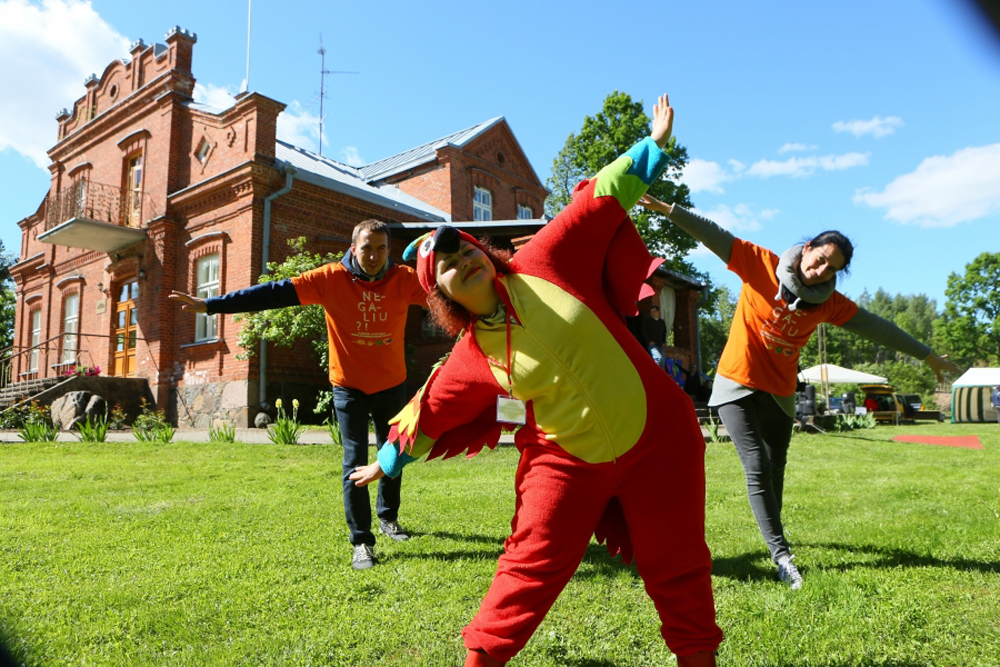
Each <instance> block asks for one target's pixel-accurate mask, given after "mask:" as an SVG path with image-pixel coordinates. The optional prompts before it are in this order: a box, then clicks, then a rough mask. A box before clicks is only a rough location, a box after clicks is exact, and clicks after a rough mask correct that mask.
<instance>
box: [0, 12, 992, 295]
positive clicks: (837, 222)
mask: <svg viewBox="0 0 1000 667" xmlns="http://www.w3.org/2000/svg"><path fill="white" fill-rule="evenodd" d="M247 6H248V2H247V0H211V1H209V2H206V1H205V0H200V1H198V2H194V1H190V0H173V1H172V2H169V3H143V4H142V6H141V9H140V8H139V6H138V5H136V3H135V2H134V0H130V1H129V2H124V1H119V0H93V1H92V2H80V1H78V0H46V1H45V2H35V1H29V0H0V65H2V66H0V90H3V91H4V94H3V95H2V96H0V174H2V176H3V177H2V178H0V202H2V209H0V210H2V218H0V239H2V240H3V242H4V245H5V246H6V247H7V248H8V249H12V250H15V251H16V250H18V249H19V247H20V234H19V230H18V228H17V226H16V222H17V221H18V220H20V219H22V218H24V217H25V216H28V215H30V214H31V213H32V212H34V210H35V209H36V208H37V206H38V205H39V204H40V202H41V200H42V198H43V197H44V195H45V193H46V191H47V188H48V183H49V176H48V171H47V170H46V169H45V165H46V164H47V161H46V158H45V151H46V150H47V149H48V148H49V147H50V146H51V145H52V144H53V143H54V142H55V136H56V122H55V116H56V114H57V112H58V111H59V110H60V109H62V108H64V107H70V106H71V104H72V103H73V101H74V100H76V99H77V98H79V97H80V96H82V95H83V93H84V87H83V82H84V79H85V78H86V77H87V76H88V75H89V74H91V73H97V74H98V75H100V74H101V72H103V70H104V68H105V67H106V66H107V65H108V64H109V63H110V62H111V60H112V59H115V58H127V57H128V45H129V44H130V43H131V42H133V41H135V40H137V39H142V40H144V41H145V42H146V43H147V44H152V43H154V42H162V41H163V37H164V35H165V34H166V32H167V31H168V30H169V29H170V28H171V27H173V26H175V25H178V26H180V27H182V28H185V29H187V30H189V31H192V32H194V33H196V34H197V35H198V43H197V45H196V46H195V52H194V75H195V77H196V79H197V81H198V84H199V85H198V88H197V91H196V92H197V95H198V97H199V99H200V100H202V101H208V102H210V103H215V104H217V105H219V104H224V103H225V102H226V100H228V99H229V97H230V96H231V94H234V93H237V92H238V91H239V89H240V85H241V83H242V81H243V79H244V77H245V75H246V66H247V63H246V54H247V42H246V39H247ZM321 34H322V39H323V45H324V46H325V48H326V51H327V53H326V67H327V69H329V70H342V71H356V72H358V74H331V75H329V76H328V77H327V99H326V102H325V103H324V114H325V120H324V132H323V135H324V140H325V141H324V146H323V153H324V154H325V155H328V156H331V157H334V158H336V159H341V160H343V161H345V162H351V163H355V164H361V163H365V162H371V161H374V160H377V159H380V158H384V157H387V156H389V155H392V154H394V153H397V152H400V151H403V150H405V149H407V148H411V147H413V146H416V145H418V144H421V143H424V142H426V141H430V140H432V139H435V138H438V137H440V136H443V135H445V134H449V133H451V132H453V131H456V130H459V129H462V128H465V127H468V126H470V125H473V124H475V123H478V122H480V121H483V120H487V119H489V118H493V117H495V116H500V115H503V116H505V117H506V118H507V121H508V123H509V124H510V126H511V128H512V129H513V131H514V134H515V135H516V136H517V138H518V140H519V141H520V143H521V146H522V148H523V149H524V151H525V153H526V154H527V157H528V159H529V160H530V161H531V163H532V164H533V166H534V167H535V170H536V171H537V173H538V175H539V177H540V178H541V179H542V181H543V182H544V181H545V179H546V178H547V177H548V175H549V171H550V168H551V165H552V160H553V158H554V157H555V156H556V154H557V153H558V151H559V149H560V148H561V147H562V145H563V143H564V142H565V140H566V137H567V136H568V135H569V133H570V132H574V131H577V130H578V129H579V128H580V126H581V125H582V122H583V118H584V116H586V115H588V114H593V113H595V112H597V111H598V110H600V108H601V105H602V102H603V100H604V98H605V96H606V95H607V94H608V93H610V92H612V91H614V90H621V91H624V92H627V93H628V94H630V95H631V96H632V97H633V98H634V99H639V100H643V101H644V102H645V104H646V107H647V112H648V113H650V112H651V109H652V103H653V101H654V100H655V98H656V96H657V95H658V94H659V93H661V92H667V93H669V95H670V99H671V104H672V105H673V106H674V108H675V112H676V120H675V125H674V134H675V136H676V137H677V138H678V141H679V142H680V143H681V144H683V145H684V146H686V147H687V150H688V154H689V157H690V158H691V163H690V165H689V168H688V169H687V170H686V172H685V176H684V180H685V181H686V182H687V183H688V185H689V186H690V187H691V189H692V201H693V202H694V204H695V207H696V208H697V209H698V210H699V211H700V212H702V213H704V214H705V215H708V216H709V217H711V218H713V219H715V220H716V221H717V222H719V223H721V224H723V225H724V226H726V227H727V228H729V229H730V230H731V231H733V233H735V234H736V235H737V236H740V237H742V238H746V239H749V240H751V241H754V242H755V243H758V244H760V245H763V246H766V247H769V248H771V249H773V250H776V251H780V250H783V249H784V248H786V247H788V246H789V245H791V244H792V243H793V242H796V241H798V240H801V239H802V238H803V237H806V236H809V235H812V234H816V233H818V232H820V231H823V230H824V229H830V228H833V229H840V230H841V231H843V232H844V233H846V234H847V235H848V236H850V237H851V238H852V239H853V240H854V242H855V245H856V248H857V251H856V254H855V259H854V263H853V267H852V268H853V271H852V276H851V277H850V278H848V279H847V280H846V281H845V282H842V283H841V290H842V291H843V292H844V293H846V294H848V295H849V296H853V297H857V296H858V295H859V294H860V293H861V292H862V290H864V289H866V288H867V289H868V290H869V292H874V291H875V290H876V289H878V288H880V287H881V288H883V289H885V290H886V291H888V292H890V293H891V294H897V293H902V294H921V293H922V294H926V295H928V296H930V297H931V298H934V299H936V300H937V302H938V307H939V308H941V307H943V305H944V301H945V297H944V292H945V287H946V285H947V277H948V274H949V273H951V272H959V273H962V272H963V271H964V267H965V265H966V264H967V263H968V262H970V261H971V260H972V259H973V258H974V257H975V256H976V255H977V254H979V253H980V252H983V251H991V252H997V251H1000V247H998V246H1000V243H998V242H997V236H998V234H997V231H998V230H1000V39H998V38H997V37H996V36H995V35H994V34H993V33H992V32H990V31H989V30H988V29H987V28H986V27H985V24H984V23H983V22H982V21H981V19H980V18H979V16H978V14H977V13H976V12H975V10H974V6H973V4H972V3H971V0H880V1H879V2H871V1H870V0H866V1H864V2H862V1H860V0H842V1H839V2H833V1H827V0H816V1H815V2H801V1H792V0H775V1H771V2H766V3H748V2H738V1H736V0H728V1H724V0H690V1H683V2H676V1H670V0H656V1H655V2H654V1H642V2H640V1H632V0H620V1H619V2H617V3H608V2H594V1H591V0H577V1H576V2H572V3H570V2H537V0H536V1H534V2H527V1H522V0H510V1H508V2H504V3H486V2H480V1H478V0H464V1H462V2H458V1H453V0H436V1H435V2H432V3H415V2H395V1H391V0H389V1H385V2H378V3H375V2H365V3H361V2H344V1H341V0H332V1H331V0H324V1H318V0H298V1H296V2H289V1H287V0H286V1H285V2H275V1H274V0H253V21H252V29H251V48H250V81H249V87H250V89H252V90H255V91H258V92H260V93H263V94H265V95H267V96H269V97H272V98H274V99H277V100H279V101H281V102H284V103H285V104H287V105H288V109H287V110H286V112H285V113H284V114H282V118H281V127H280V129H279V132H280V136H282V138H285V139H286V140H289V141H292V142H293V143H296V144H298V145H300V146H303V147H305V148H308V149H311V150H316V149H317V126H318V123H317V120H318V114H319V86H320V74H319V72H320V57H319V55H318V54H317V49H318V48H319V44H320V35H321ZM692 261H693V262H694V263H695V265H696V266H697V267H698V268H699V269H701V270H704V271H708V272H709V273H710V274H711V276H712V278H713V280H715V281H717V282H721V283H724V284H728V285H730V286H732V287H736V286H738V281H736V280H735V279H734V278H733V277H732V276H731V274H729V273H728V272H727V271H726V270H725V268H724V267H723V266H722V265H721V262H720V261H719V260H717V259H715V258H714V257H713V256H711V255H708V254H706V253H705V252H704V251H703V250H702V251H696V252H695V253H694V255H693V256H692Z"/></svg>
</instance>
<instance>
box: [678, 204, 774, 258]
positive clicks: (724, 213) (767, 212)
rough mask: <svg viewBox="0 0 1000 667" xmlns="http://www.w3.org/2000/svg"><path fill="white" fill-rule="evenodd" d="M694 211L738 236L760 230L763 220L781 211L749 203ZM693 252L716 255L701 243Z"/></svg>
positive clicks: (720, 205) (701, 254) (700, 254)
mask: <svg viewBox="0 0 1000 667" xmlns="http://www.w3.org/2000/svg"><path fill="white" fill-rule="evenodd" d="M694 212H695V213H697V214H698V215H701V216H704V217H706V218H708V219H709V220H712V221H713V222H715V223H716V224H718V225H719V226H720V227H722V228H723V229H727V230H729V231H730V232H732V233H733V234H734V235H736V236H740V235H742V234H745V233H746V232H754V231H757V230H759V229H760V228H761V227H762V226H763V225H762V223H763V222H765V221H767V220H770V219H772V218H773V217H774V216H776V215H777V214H778V213H779V211H778V210H777V209H759V210H758V209H755V208H754V207H753V206H751V205H749V204H737V205H736V206H734V207H729V206H726V205H725V204H719V205H718V206H716V207H715V208H712V209H707V210H703V209H694ZM691 254H692V255H693V256H707V255H711V256H714V253H712V252H711V251H710V250H709V249H708V248H706V247H705V246H703V245H701V244H700V243H699V244H698V247H697V248H696V249H695V250H694V251H693V252H692V253H691Z"/></svg>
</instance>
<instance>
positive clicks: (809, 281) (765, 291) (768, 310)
mask: <svg viewBox="0 0 1000 667" xmlns="http://www.w3.org/2000/svg"><path fill="white" fill-rule="evenodd" d="M640 204H642V205H643V206H644V207H646V208H647V209H650V210H652V211H657V212H659V213H662V214H663V215H665V216H667V218H669V219H670V221H671V222H673V223H674V224H675V225H677V226H678V227H680V228H681V229H683V230H684V231H686V232H687V233H688V234H690V235H691V236H693V237H694V238H696V239H697V240H698V241H700V242H701V243H703V244H704V245H705V246H706V247H707V248H708V249H709V250H711V251H712V252H714V253H715V254H716V255H718V256H719V258H720V259H722V261H724V262H725V263H726V266H728V268H729V270H730V271H733V272H734V273H735V274H736V275H738V276H739V277H740V278H741V279H742V281H743V287H742V289H741V290H740V297H739V301H738V302H737V305H736V312H735V314H734V316H733V323H732V325H731V327H730V329H729V339H728V340H727V342H726V346H725V348H723V351H722V357H721V359H720V360H719V367H718V371H717V372H716V379H715V385H714V387H713V389H712V396H711V399H710V400H709V405H710V406H716V407H718V409H719V416H720V417H721V418H722V422H723V424H724V425H725V427H726V431H727V432H728V433H729V436H730V437H731V438H732V440H733V444H734V445H735V446H736V451H737V452H738V453H739V457H740V462H741V463H742V465H743V472H744V474H745V476H746V483H747V496H748V498H749V500H750V507H751V508H752V510H753V513H754V517H755V518H756V519H757V525H758V527H759V528H760V532H761V536H762V537H763V538H764V541H765V542H766V543H767V547H768V550H769V551H770V554H771V559H772V560H773V561H774V563H775V564H776V565H777V575H778V578H779V579H780V580H781V581H783V582H785V583H787V584H788V585H789V586H790V587H791V588H792V589H798V588H801V587H802V574H801V573H800V572H799V570H798V568H797V567H796V565H795V563H794V562H793V559H794V555H793V554H792V550H791V546H790V545H789V543H788V540H787V539H786V537H785V530H784V526H783V525H782V521H781V507H782V502H783V500H784V498H783V492H784V486H785V466H786V462H787V458H788V447H789V444H790V442H791V437H792V425H793V423H794V421H795V386H796V377H797V375H798V361H799V351H800V350H801V349H802V348H803V346H805V344H806V343H807V342H808V341H809V338H810V337H811V336H812V334H813V331H815V330H816V327H817V326H819V324H820V323H823V322H829V323H831V324H833V325H835V326H840V327H843V328H845V329H847V330H848V331H851V332H853V333H855V334H857V335H859V336H863V337H864V338H867V339H869V340H872V341H874V342H876V343H879V344H880V345H884V346H886V347H888V348H891V349H893V350H896V351H898V352H902V353H904V354H908V355H910V356H912V357H915V358H917V359H922V360H924V361H925V362H926V363H927V365H928V366H930V367H931V369H932V370H933V371H934V373H935V375H937V378H938V382H941V381H942V380H943V378H942V375H941V374H942V372H944V371H949V372H955V371H957V370H958V367H957V366H955V364H953V363H951V362H950V361H946V360H945V359H944V358H943V357H939V356H938V355H936V354H934V352H933V350H931V348H929V347H928V346H926V345H924V344H923V343H921V342H920V341H918V340H916V339H915V338H913V336H911V335H909V334H908V333H906V332H905V331H903V330H902V329H900V328H899V327H897V326H896V325H895V324H893V323H892V322H889V321H888V320H884V319H882V318H881V317H878V316H877V315H874V314H872V313H870V312H868V311H866V310H864V309H863V308H859V307H858V305H857V304H855V303H854V302H853V301H851V300H850V299H848V298H847V297H845V296H844V295H843V294H841V293H840V292H838V291H837V290H836V286H837V278H836V277H837V274H838V273H842V272H845V271H846V270H847V268H848V266H849V265H850V263H851V257H852V256H853V254H854V246H853V245H852V244H851V242H850V241H849V240H848V239H847V237H845V236H844V235H843V234H841V233H840V232H837V231H827V232H823V233H822V234H820V235H818V236H816V237H814V238H812V239H810V240H809V241H806V242H805V243H801V244H796V245H793V246H792V247H791V248H789V249H787V250H786V251H784V252H783V253H781V254H780V255H779V254H777V253H774V252H772V251H770V250H768V249H767V248H762V247H760V246H758V245H755V244H753V243H751V242H749V241H744V240H742V239H738V238H735V237H734V236H733V235H732V234H730V233H729V232H728V231H726V230H725V229H723V228H722V227H719V226H718V225H717V224H715V223H714V222H712V221H711V220H708V219H707V218H703V217H701V216H699V215H696V214H694V213H691V212H690V211H688V210H686V209H684V208H683V207H680V206H676V205H673V204H665V203H663V202H661V201H659V200H657V199H655V198H653V197H651V196H649V195H648V194H647V195H644V196H643V198H642V199H641V200H640ZM866 405H867V402H866Z"/></svg>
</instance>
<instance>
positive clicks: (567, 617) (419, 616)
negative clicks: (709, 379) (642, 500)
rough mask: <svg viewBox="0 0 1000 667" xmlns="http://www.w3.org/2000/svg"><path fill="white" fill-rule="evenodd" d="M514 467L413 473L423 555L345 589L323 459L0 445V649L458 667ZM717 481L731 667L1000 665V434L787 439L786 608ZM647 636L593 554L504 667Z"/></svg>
mask: <svg viewBox="0 0 1000 667" xmlns="http://www.w3.org/2000/svg"><path fill="white" fill-rule="evenodd" d="M898 434H924V435H978V436H979V438H980V440H981V442H982V444H983V447H984V448H983V449H981V450H972V449H956V448H949V447H939V446H931V445H917V444H903V443H895V442H891V438H892V437H893V436H894V435H898ZM516 462H517V452H516V451H515V450H514V449H513V448H510V447H504V448H501V449H499V450H497V451H495V452H487V453H484V454H482V455H480V456H478V457H476V458H474V459H471V460H451V461H445V462H441V461H434V462H431V463H420V464H415V465H412V466H410V467H409V468H407V473H406V481H405V483H404V487H403V489H404V513H403V517H402V523H403V525H404V527H406V528H407V529H409V530H411V531H412V532H413V533H414V535H415V536H414V538H413V539H411V540H410V541H409V542H404V543H400V544H396V543H393V542H391V541H389V540H380V541H379V545H378V553H379V555H380V556H381V558H382V563H381V564H380V565H379V566H378V567H376V568H373V569H372V570H368V571H364V572H354V571H352V570H351V569H350V547H349V545H348V543H347V539H346V525H345V523H344V519H343V510H342V505H341V501H340V460H339V451H338V450H337V449H335V448H334V447H333V446H324V445H313V446H299V447H278V446H272V445H241V444H236V445H214V444H194V443H173V444H170V445H165V446H155V445H142V444H121V443H118V444H101V445H86V444H81V443H65V444H58V445H40V444H0V631H2V632H3V634H5V635H6V636H7V638H8V643H9V644H10V647H11V649H12V650H13V652H14V653H15V655H16V656H17V657H18V658H20V659H21V660H23V661H24V662H26V663H27V664H30V665H146V664H156V665H192V666H199V667H201V666H204V665H220V666H221V665H227V666H228V665H295V666H299V665H407V666H409V665H430V666H434V667H437V666H451V665H459V664H461V661H462V657H463V656H464V649H463V648H462V643H461V637H460V634H459V633H460V631H461V628H462V627H463V626H464V624H465V623H466V622H467V621H468V620H469V619H470V618H471V617H472V616H473V615H474V614H475V612H476V610H477V608H478V605H479V601H480V599H481V598H482V596H483V594H484V593H485V591H486V589H487V587H488V586H489V583H490V579H491V577H492V575H493V571H494V567H495V564H496V559H497V556H498V555H499V553H500V550H501V544H502V540H503V538H504V537H505V536H506V533H507V530H508V528H509V520H510V516H511V513H512V511H513V493H512V480H513V476H514V469H515V466H516ZM706 465H707V471H708V498H707V506H708V526H707V531H708V540H709V545H710V546H711V547H712V550H713V554H714V556H715V568H714V577H713V578H714V583H715V592H716V606H717V608H718V615H719V624H720V626H722V628H723V630H724V631H725V633H726V635H727V638H726V641H725V642H724V643H723V645H722V648H721V650H720V654H719V655H720V664H723V665H738V666H741V667H742V666H744V665H788V666H791V665H824V666H828V667H848V666H854V665H884V666H888V667H910V666H918V665H963V666H965V665H998V664H1000V428H998V427H997V426H996V425H938V424H928V425H920V426H908V427H907V426H901V427H879V428H878V429H875V430H869V431H855V432H852V433H849V434H843V435H833V434H831V435H824V436H800V435H797V436H795V439H794V441H793V444H792V452H791V456H790V464H789V469H788V482H787V487H786V488H787V491H786V507H785V521H786V525H787V527H788V530H789V535H790V537H791V540H792V542H793V546H794V548H795V552H796V554H797V561H796V562H797V563H798V565H799V567H800V569H801V570H802V572H803V574H804V576H805V586H804V588H803V589H802V590H801V591H795V592H793V591H789V590H788V589H787V588H785V587H784V586H783V585H781V584H779V583H778V582H776V581H775V580H774V570H773V567H772V565H771V564H770V561H769V559H768V558H767V553H766V549H765V548H764V544H763V541H762V540H761V538H760V536H759V535H758V532H757V528H756V525H755V523H754V521H753V517H752V515H751V514H750V510H749V507H748V504H747V501H746V497H745V495H744V486H743V479H742V471H741V470H740V466H739V462H738V460H737V458H736V455H735V453H734V451H733V449H732V446H731V445H729V444H713V445H709V447H708V454H707V464H706ZM665 474H668V471H665ZM669 514H670V508H664V516H665V517H669ZM657 628H658V622H657V619H656V615H655V613H654V610H653V606H652V603H650V602H649V600H648V599H647V598H646V597H645V594H644V592H643V589H642V582H641V581H640V580H639V578H638V577H637V576H636V573H635V570H634V568H627V567H624V566H622V565H621V564H620V563H618V562H616V561H612V560H610V559H609V558H608V557H607V554H606V552H604V550H603V548H601V547H598V546H596V545H593V546H592V547H591V549H590V551H589V552H588V554H587V557H586V559H585V560H584V563H583V565H582V566H581V568H580V571H579V572H578V573H577V575H576V577H575V578H574V579H573V581H572V582H571V583H570V585H569V586H568V588H567V590H566V591H565V592H564V593H563V595H562V596H561V598H560V599H559V601H558V602H557V603H556V605H555V607H553V609H552V611H551V612H550V613H549V615H548V617H547V618H546V620H545V622H544V623H543V624H542V626H541V628H540V629H539V630H538V632H537V633H536V635H535V637H534V638H533V639H532V641H531V642H530V643H529V645H528V647H527V648H526V649H525V650H524V651H523V652H522V653H521V655H520V656H518V658H517V659H516V661H515V663H513V664H518V665H526V666H531V667H534V666H545V665H553V666H555V665H560V666H562V665H573V666H578V667H584V666H586V667H611V666H619V665H620V666H625V665H634V666H637V667H638V666H648V665H670V664H673V658H672V656H671V654H670V653H669V651H667V650H666V648H665V646H664V645H663V643H662V641H661V640H660V637H659V632H658V629H657Z"/></svg>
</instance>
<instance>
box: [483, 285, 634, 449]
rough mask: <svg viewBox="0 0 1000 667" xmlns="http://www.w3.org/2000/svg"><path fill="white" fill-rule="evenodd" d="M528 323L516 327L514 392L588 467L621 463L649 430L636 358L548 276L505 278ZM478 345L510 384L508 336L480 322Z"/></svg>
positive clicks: (552, 436)
mask: <svg viewBox="0 0 1000 667" xmlns="http://www.w3.org/2000/svg"><path fill="white" fill-rule="evenodd" d="M503 281H504V284H505V285H506V286H507V290H508V293H509V294H510V298H511V303H512V304H513V305H514V309H515V311H516V318H517V320H519V321H520V323H521V324H520V326H518V325H517V324H513V325H512V327H511V350H512V366H513V373H512V378H513V394H514V397H515V398H518V399H521V400H522V401H525V402H528V401H530V402H531V403H532V406H533V409H534V416H535V423H536V424H537V426H538V428H539V430H541V432H542V433H543V434H544V435H545V438H546V439H548V440H552V441H555V442H556V443H557V444H558V445H559V446H560V447H562V448H563V449H565V450H566V451H567V452H569V453H570V454H572V455H573V456H576V457H578V458H580V459H583V460H584V461H587V462H588V463H605V462H608V461H614V460H615V459H617V458H618V457H619V456H621V455H622V454H624V453H625V452H627V451H628V450H630V449H631V448H632V447H633V446H634V445H635V443H636V442H638V440H639V436H640V435H642V432H643V429H644V428H645V425H646V391H645V388H644V387H643V385H642V380H641V379H640V378H639V373H638V371H636V369H635V366H634V365H633V364H632V361H631V360H630V359H629V358H628V355H626V354H625V351H624V350H623V349H622V348H621V345H619V343H618V341H617V340H616V339H615V337H614V336H613V335H612V334H611V332H610V331H608V329H607V327H606V326H604V323H603V322H601V320H600V318H598V317H597V315H596V314H595V313H594V312H593V311H592V310H591V309H590V308H588V307H587V306H586V305H585V304H583V303H582V302H581V301H579V300H578V299H577V298H575V297H574V296H572V295H571V294H569V293H568V292H566V291H565V290H563V289H562V288H560V287H558V286H556V285H554V284H553V283H550V282H548V281H546V280H542V279H541V278H535V277H532V276H525V275H522V274H515V275H512V276H508V277H505V278H504V279H503ZM475 336H476V341H477V342H478V343H479V345H480V347H481V348H482V350H483V352H484V353H485V354H486V356H487V357H489V358H490V359H491V360H493V361H494V362H498V363H492V364H491V365H490V367H491V369H492V371H493V375H494V377H496V380H497V382H498V383H499V384H500V386H501V387H504V388H506V387H507V373H506V372H505V371H504V370H503V368H501V367H500V366H506V363H507V361H506V360H507V331H506V327H505V326H504V325H503V324H501V325H495V326H487V325H483V324H479V325H477V326H476V329H475Z"/></svg>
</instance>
